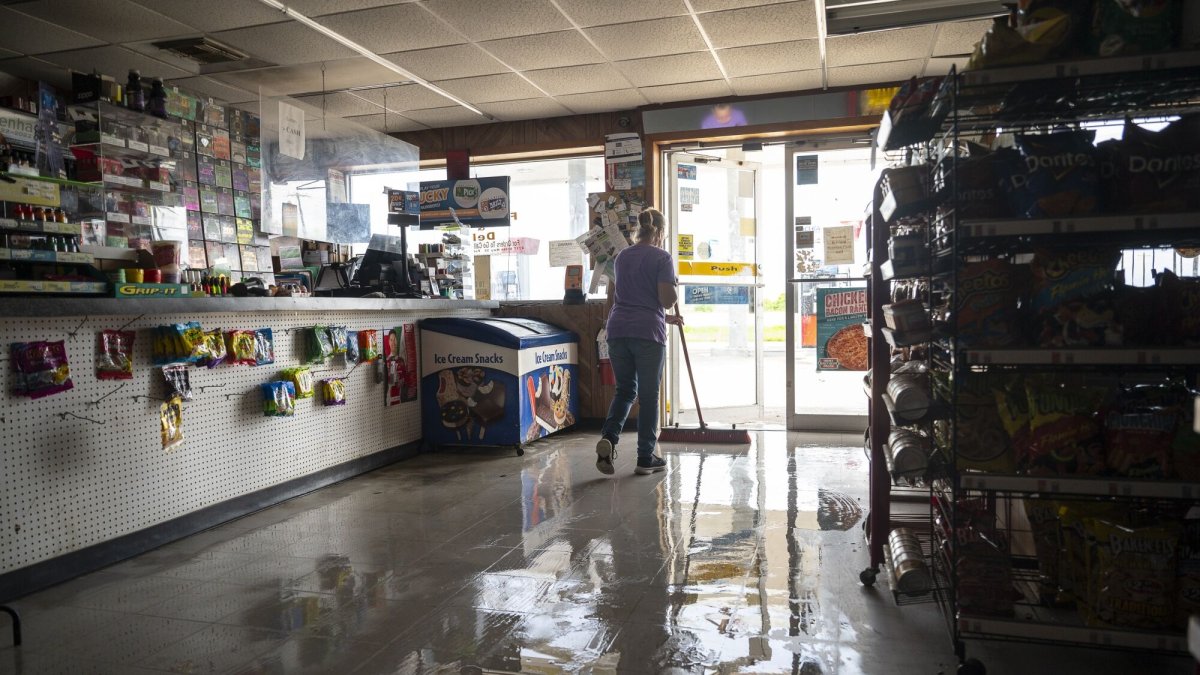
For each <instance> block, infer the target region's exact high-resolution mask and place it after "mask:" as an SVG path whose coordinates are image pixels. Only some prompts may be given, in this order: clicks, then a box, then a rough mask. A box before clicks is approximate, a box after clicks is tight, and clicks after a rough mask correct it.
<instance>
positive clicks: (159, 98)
mask: <svg viewBox="0 0 1200 675" xmlns="http://www.w3.org/2000/svg"><path fill="white" fill-rule="evenodd" d="M146 112H148V113H150V114H151V115H154V116H155V117H162V118H165V117H166V116H167V90H166V89H164V88H163V81H162V80H161V79H160V78H157V77H156V78H154V79H153V80H151V81H150V100H149V102H148V103H147V104H146Z"/></svg>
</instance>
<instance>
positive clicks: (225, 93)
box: [167, 76, 258, 103]
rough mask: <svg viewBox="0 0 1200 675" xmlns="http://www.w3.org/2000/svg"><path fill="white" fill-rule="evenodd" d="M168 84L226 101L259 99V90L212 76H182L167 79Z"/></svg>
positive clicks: (238, 101)
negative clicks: (230, 83) (236, 85)
mask: <svg viewBox="0 0 1200 675" xmlns="http://www.w3.org/2000/svg"><path fill="white" fill-rule="evenodd" d="M167 85H168V86H171V85H173V86H176V87H179V88H180V89H182V90H184V91H188V92H191V93H194V94H200V95H203V96H211V97H213V98H215V99H217V100H219V101H225V102H226V103H240V102H242V101H257V100H258V91H257V90H254V91H250V90H249V89H241V88H239V87H232V86H229V85H227V84H225V83H223V82H218V81H217V80H214V79H212V78H211V77H205V76H199V77H181V78H176V79H174V80H167Z"/></svg>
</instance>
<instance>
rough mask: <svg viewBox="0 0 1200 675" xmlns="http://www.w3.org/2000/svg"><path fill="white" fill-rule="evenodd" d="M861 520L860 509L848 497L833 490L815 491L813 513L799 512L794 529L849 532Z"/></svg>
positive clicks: (852, 499)
mask: <svg viewBox="0 0 1200 675" xmlns="http://www.w3.org/2000/svg"><path fill="white" fill-rule="evenodd" d="M860 520H862V507H861V506H859V504H858V502H857V501H856V500H855V499H854V498H853V497H850V496H849V495H846V494H843V493H841V492H835V491H833V490H818V491H817V508H816V510H815V511H805V510H801V511H799V512H798V513H797V514H796V527H797V528H799V529H801V530H841V531H845V530H849V529H850V528H852V527H854V526H855V525H857V524H858V521H860Z"/></svg>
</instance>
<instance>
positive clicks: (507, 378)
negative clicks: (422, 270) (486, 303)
mask: <svg viewBox="0 0 1200 675" xmlns="http://www.w3.org/2000/svg"><path fill="white" fill-rule="evenodd" d="M578 368H579V336H577V335H576V334H575V333H572V332H571V331H568V330H564V329H562V328H559V327H558V326H554V325H551V324H548V323H544V322H542V321H536V320H534V319H518V318H503V319H501V318H495V319H455V318H442V319H423V320H422V321H421V424H422V435H423V436H424V439H425V443H426V444H428V445H430V446H433V447H437V446H441V445H502V446H503V445H511V446H515V447H517V448H521V447H522V446H524V444H526V443H529V442H531V441H536V440H537V439H539V438H542V437H543V436H547V435H549V434H552V433H554V432H555V431H559V430H561V429H566V428H568V427H570V426H572V425H574V424H575V419H576V415H577V414H578V399H579V397H578V389H577V382H578V372H577V371H578Z"/></svg>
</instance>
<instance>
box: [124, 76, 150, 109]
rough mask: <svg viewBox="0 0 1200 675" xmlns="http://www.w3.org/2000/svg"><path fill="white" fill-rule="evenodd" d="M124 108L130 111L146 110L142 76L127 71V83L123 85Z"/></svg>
mask: <svg viewBox="0 0 1200 675" xmlns="http://www.w3.org/2000/svg"><path fill="white" fill-rule="evenodd" d="M125 106H126V107H127V108H129V109H130V110H136V111H138V112H143V111H144V110H146V92H145V91H143V90H142V74H141V73H139V72H138V71H136V70H131V71H129V83H128V84H126V85H125Z"/></svg>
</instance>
